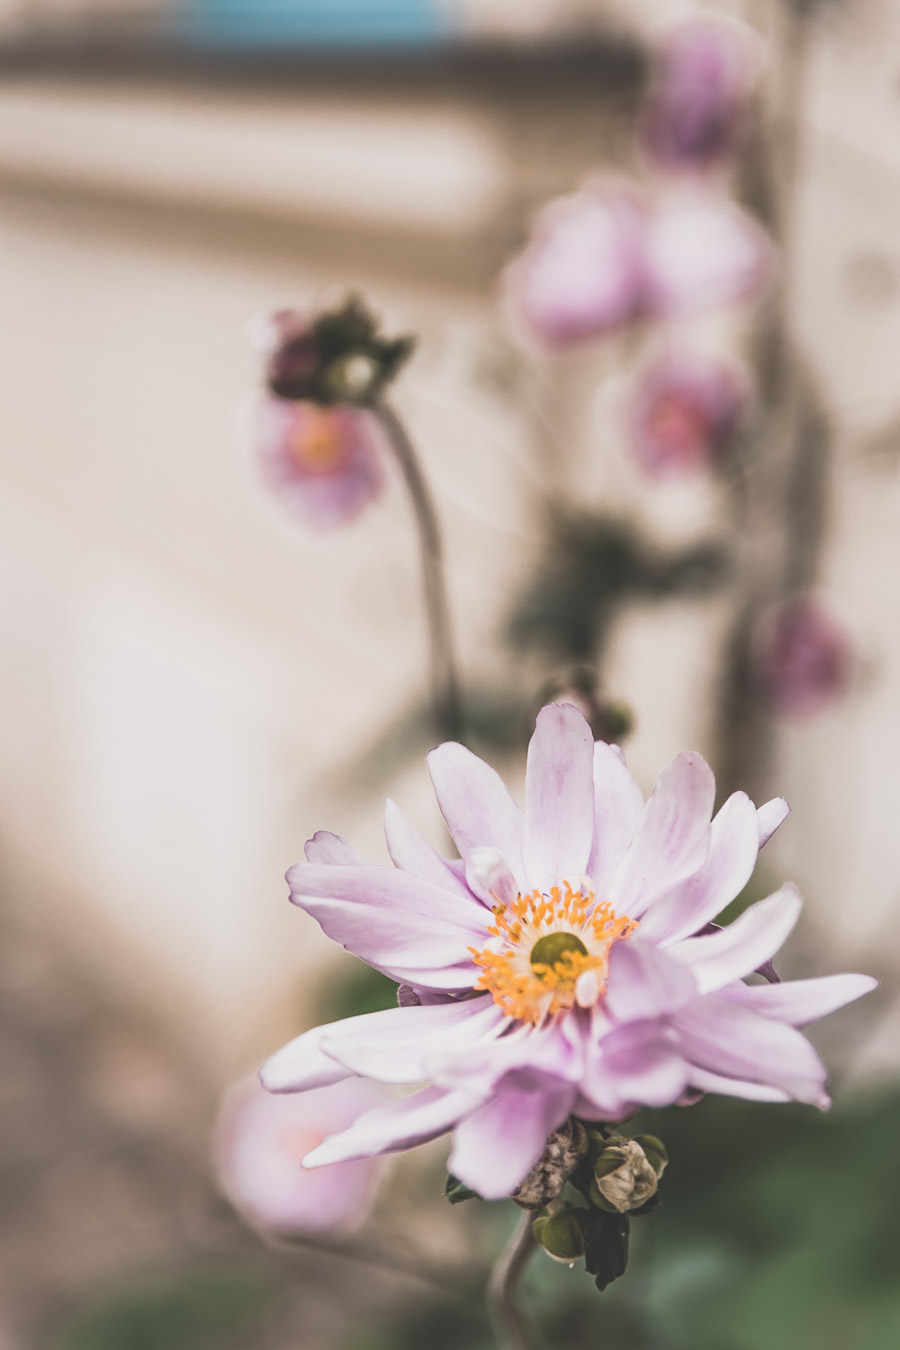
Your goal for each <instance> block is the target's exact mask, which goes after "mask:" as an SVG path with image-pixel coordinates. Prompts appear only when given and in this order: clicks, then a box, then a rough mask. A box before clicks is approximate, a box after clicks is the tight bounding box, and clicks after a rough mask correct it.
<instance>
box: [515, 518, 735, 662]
mask: <svg viewBox="0 0 900 1350" xmlns="http://www.w3.org/2000/svg"><path fill="white" fill-rule="evenodd" d="M727 565H728V559H727V558H726V556H725V554H724V551H723V549H722V548H721V547H720V546H719V545H717V544H712V543H705V542H700V543H697V544H696V545H693V546H691V547H689V548H686V549H682V550H680V551H677V552H672V553H662V552H660V551H659V550H657V549H655V548H653V547H651V546H650V545H649V544H648V543H646V542H645V541H644V540H643V539H642V538H641V537H640V535H639V534H638V533H637V532H636V531H635V530H634V529H633V528H632V527H631V526H630V525H629V524H628V523H626V522H625V521H623V520H621V519H618V518H615V517H611V516H603V515H591V514H588V513H582V514H569V513H565V514H560V515H559V516H556V517H554V518H552V519H551V521H550V522H549V527H548V530H547V541H546V549H545V556H544V558H542V560H541V562H540V564H539V566H538V568H537V570H536V572H535V575H534V576H533V578H532V581H531V584H530V586H529V587H528V589H527V590H526V592H525V594H524V596H523V597H522V600H521V601H520V604H519V606H518V609H517V611H516V613H515V615H514V617H513V620H512V626H511V635H512V639H513V642H514V643H515V644H516V645H517V646H519V647H523V648H531V647H535V648H538V649H543V650H549V651H551V652H554V653H556V654H558V655H559V656H562V657H566V658H568V659H570V660H575V661H589V660H590V659H591V658H592V657H594V656H595V655H596V653H597V651H598V649H599V648H601V647H602V645H603V643H604V641H605V639H606V636H607V633H608V630H609V626H610V624H611V622H612V620H613V618H614V617H615V616H616V614H617V613H618V611H619V609H620V607H621V606H622V605H623V603H624V602H625V601H626V600H633V599H635V598H646V599H658V598H662V597H663V596H672V595H704V594H707V593H708V592H709V591H711V590H713V589H715V587H716V586H718V585H719V584H720V583H721V582H722V580H723V579H724V577H725V574H726V570H727Z"/></svg>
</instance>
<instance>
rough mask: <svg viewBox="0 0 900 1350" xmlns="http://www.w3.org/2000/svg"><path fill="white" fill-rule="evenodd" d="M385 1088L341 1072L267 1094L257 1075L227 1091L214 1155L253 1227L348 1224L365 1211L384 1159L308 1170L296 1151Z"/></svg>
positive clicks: (338, 1228) (352, 1116)
mask: <svg viewBox="0 0 900 1350" xmlns="http://www.w3.org/2000/svg"><path fill="white" fill-rule="evenodd" d="M388 1098H389V1093H388V1090H387V1089H386V1088H384V1087H382V1086H381V1085H380V1084H378V1083H374V1082H372V1081H370V1080H367V1079H360V1078H347V1079H345V1080H344V1081H343V1082H341V1083H334V1084H332V1085H331V1086H330V1087H323V1088H318V1089H316V1090H315V1091H313V1092H304V1093H303V1094H302V1095H299V1096H296V1097H273V1096H272V1095H271V1094H270V1093H268V1092H264V1091H263V1090H262V1088H261V1087H260V1085H259V1083H258V1082H256V1081H255V1080H251V1081H250V1082H245V1083H241V1084H239V1085H238V1086H237V1087H236V1088H234V1089H232V1091H231V1092H230V1093H229V1095H228V1097H227V1098H226V1101H225V1105H224V1107H223V1110H222V1114H221V1117H220V1120H219V1132H218V1140H217V1163H218V1170H219V1177H220V1180H221V1184H222V1188H223V1190H224V1191H225V1192H226V1194H227V1195H228V1197H229V1198H230V1200H231V1201H232V1203H233V1204H234V1205H235V1207H236V1208H237V1209H239V1210H240V1211H241V1212H242V1213H243V1214H245V1215H246V1216H247V1217H248V1218H249V1219H250V1220H251V1221H252V1222H253V1223H254V1224H256V1225H257V1226H258V1227H259V1228H265V1229H269V1230H270V1231H272V1232H277V1233H330V1232H347V1231H349V1230H351V1229H354V1228H358V1227H359V1225H360V1224H361V1223H362V1221H363V1220H364V1219H365V1217H366V1214H367V1213H368V1210H369V1206H370V1204H371V1202H372V1198H373V1195H374V1192H375V1187H376V1184H377V1181H378V1176H379V1173H380V1171H381V1170H382V1166H383V1164H381V1163H380V1160H378V1159H372V1158H366V1159H362V1160H358V1161H354V1162H342V1163H335V1164H333V1165H332V1166H330V1167H322V1168H319V1169H317V1170H316V1171H314V1172H311V1171H309V1170H307V1169H306V1168H304V1167H303V1165H302V1161H301V1160H302V1159H303V1157H304V1156H305V1155H306V1154H307V1153H310V1152H311V1151H312V1150H313V1149H315V1148H318V1147H319V1145H320V1144H321V1143H322V1141H323V1140H324V1139H325V1138H326V1137H327V1136H328V1135H330V1134H333V1133H334V1132H335V1131H337V1130H344V1129H347V1128H348V1126H351V1125H352V1124H353V1123H354V1121H355V1120H356V1119H357V1118H358V1117H359V1116H361V1115H362V1114H363V1112H365V1111H370V1110H371V1109H372V1108H373V1107H376V1106H383V1105H384V1104H385V1102H386V1101H387V1100H388Z"/></svg>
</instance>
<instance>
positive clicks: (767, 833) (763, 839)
mask: <svg viewBox="0 0 900 1350" xmlns="http://www.w3.org/2000/svg"><path fill="white" fill-rule="evenodd" d="M790 814H791V808H790V807H789V806H788V804H787V802H786V801H785V800H784V798H783V797H773V798H772V800H771V801H770V802H764V803H763V805H762V806H761V807H760V808H759V810H758V811H757V813H756V816H757V820H758V821H759V846H760V848H764V847H765V845H766V844H767V843H768V842H769V840H770V839H771V838H772V835H773V834H774V833H775V831H776V830H777V829H778V827H779V825H783V824H784V822H785V821H786V820H787V818H788V816H789V815H790Z"/></svg>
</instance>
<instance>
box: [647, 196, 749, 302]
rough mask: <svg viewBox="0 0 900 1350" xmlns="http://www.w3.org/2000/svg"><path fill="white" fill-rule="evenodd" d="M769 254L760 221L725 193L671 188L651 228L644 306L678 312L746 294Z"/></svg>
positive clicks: (736, 299)
mask: <svg viewBox="0 0 900 1350" xmlns="http://www.w3.org/2000/svg"><path fill="white" fill-rule="evenodd" d="M769 255H770V249H769V244H768V241H767V240H766V237H765V235H764V234H763V232H762V230H761V229H760V228H759V226H758V225H757V224H755V222H754V221H752V220H751V219H750V217H749V216H748V215H746V214H745V213H744V212H743V211H741V210H739V209H738V208H737V207H736V206H734V205H733V204H732V203H731V202H730V201H728V200H727V199H726V198H722V197H716V196H713V195H712V194H710V193H706V192H701V191H697V192H687V191H685V192H679V193H676V194H673V195H671V196H669V197H667V198H665V199H664V200H663V202H662V203H661V204H660V206H659V208H658V210H657V211H656V214H655V215H654V217H653V220H652V222H651V225H650V228H649V230H648V233H647V239H646V243H645V252H644V269H645V275H646V282H645V285H646V291H647V296H646V300H645V306H646V309H647V311H648V312H649V313H652V314H656V315H662V316H665V317H669V318H675V317H680V316H682V315H686V314H698V313H700V312H701V311H702V310H707V309H714V308H715V307H717V306H718V305H728V304H733V303H734V302H735V301H738V300H745V299H747V298H748V297H749V296H751V295H753V294H755V293H756V292H757V291H758V290H759V289H760V288H761V286H762V284H763V282H764V281H765V279H766V275H767V272H768V268H769Z"/></svg>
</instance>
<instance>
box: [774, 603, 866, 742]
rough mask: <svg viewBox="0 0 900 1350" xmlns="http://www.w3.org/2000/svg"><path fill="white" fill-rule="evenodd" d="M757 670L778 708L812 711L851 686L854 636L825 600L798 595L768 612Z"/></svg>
mask: <svg viewBox="0 0 900 1350" xmlns="http://www.w3.org/2000/svg"><path fill="white" fill-rule="evenodd" d="M756 670H757V677H758V680H759V683H760V687H761V689H762V692H763V695H764V697H765V698H766V699H767V701H768V702H769V704H770V706H771V707H772V708H773V709H774V711H775V712H777V713H781V714H783V715H784V716H787V717H806V716H812V715H813V714H815V713H819V712H823V711H824V710H825V709H826V708H829V707H831V706H832V704H834V703H836V702H837V701H838V700H839V699H840V698H842V697H843V695H845V694H846V693H847V690H848V689H849V687H850V680H851V676H852V673H853V651H852V647H851V643H850V638H849V636H848V634H847V631H846V629H845V628H844V626H843V624H842V623H841V621H840V620H839V619H838V617H837V615H836V614H835V613H834V612H833V611H832V610H831V609H830V608H829V607H828V606H827V604H826V603H825V602H824V601H823V600H821V599H819V598H817V597H815V596H812V595H802V596H797V597H795V598H794V599H792V600H786V601H784V602H783V603H782V604H780V605H777V606H775V607H774V608H773V609H771V610H770V611H769V613H768V614H766V615H765V616H764V618H763V621H762V623H761V624H760V627H759V630H758V632H757V637H756Z"/></svg>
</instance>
